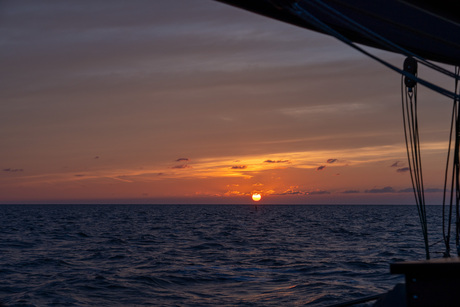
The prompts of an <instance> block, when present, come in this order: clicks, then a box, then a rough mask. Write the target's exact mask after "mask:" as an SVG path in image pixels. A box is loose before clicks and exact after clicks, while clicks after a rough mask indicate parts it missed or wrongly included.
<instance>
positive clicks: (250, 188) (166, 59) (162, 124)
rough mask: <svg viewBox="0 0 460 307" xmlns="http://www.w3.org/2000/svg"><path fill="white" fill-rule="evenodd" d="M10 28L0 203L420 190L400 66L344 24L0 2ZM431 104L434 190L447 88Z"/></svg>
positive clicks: (3, 27) (186, 10)
mask: <svg viewBox="0 0 460 307" xmlns="http://www.w3.org/2000/svg"><path fill="white" fill-rule="evenodd" d="M0 33H1V35H0V37H1V38H0V44H1V48H0V58H1V59H2V61H1V62H2V65H1V66H2V69H1V73H0V74H1V83H0V95H1V96H0V97H1V103H0V144H1V149H0V203H216V204H221V203H222V204H224V203H225V204H232V203H252V200H251V195H252V194H253V193H260V194H261V195H262V200H261V201H260V202H259V203H260V204H264V203H265V204H321V203H324V204H329V203H330V204H339V203H357V204H367V203H372V204H374V203H377V204H392V203H395V204H399V203H403V204H406V203H407V204H412V203H414V201H413V194H412V192H411V190H410V188H411V183H410V177H409V173H408V172H407V166H408V164H407V158H406V153H405V144H404V134H403V128H402V115H401V98H400V76H398V75H397V74H396V73H394V72H392V71H390V70H388V69H387V68H385V67H383V66H381V65H380V64H378V63H376V62H374V61H372V60H371V59H368V58H366V57H365V56H363V55H361V54H360V53H358V52H356V51H355V50H353V49H350V48H349V47H348V46H346V45H344V44H342V43H340V42H338V41H337V40H335V39H334V38H331V37H328V36H325V35H322V34H318V33H314V32H312V31H308V30H305V29H301V28H296V27H294V26H291V25H287V24H283V23H281V22H279V21H275V20H272V19H268V18H265V17H262V16H259V15H255V14H252V13H249V12H246V11H243V10H240V9H237V8H234V7H231V6H227V5H224V4H221V3H219V2H215V1H212V0H174V1H173V0H155V1H151V0H149V1H121V0H113V1H32V0H30V1H2V2H0ZM370 50H372V51H373V52H375V53H376V54H378V55H379V56H382V57H384V58H385V59H387V60H389V61H391V62H392V63H395V64H397V65H399V66H402V62H403V60H404V58H403V57H402V56H400V55H396V54H391V53H386V52H383V51H378V50H375V49H370ZM423 74H425V75H423ZM419 75H422V76H426V77H428V78H431V79H434V80H436V81H439V82H441V84H443V82H444V80H442V79H439V78H438V76H436V75H432V74H431V73H430V72H426V71H424V70H421V72H419ZM444 85H445V86H446V87H447V88H449V89H451V88H452V87H453V84H449V83H446V84H444ZM419 103H420V106H419V111H420V131H421V141H422V144H421V145H422V150H423V151H422V159H423V162H424V176H425V187H426V188H427V192H428V193H427V195H428V199H429V202H428V203H429V204H432V203H433V204H434V203H439V202H440V201H441V200H442V197H441V193H439V192H438V191H439V189H441V188H442V186H443V176H444V164H445V158H446V153H447V141H448V130H449V120H450V112H451V102H450V101H448V99H446V98H443V97H441V96H439V95H436V94H434V93H432V92H429V91H428V90H425V89H423V88H420V89H419Z"/></svg>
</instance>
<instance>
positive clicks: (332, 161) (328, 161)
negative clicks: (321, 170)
mask: <svg viewBox="0 0 460 307" xmlns="http://www.w3.org/2000/svg"><path fill="white" fill-rule="evenodd" d="M326 162H327V163H334V162H337V159H327V161H326Z"/></svg>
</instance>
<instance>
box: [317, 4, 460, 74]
mask: <svg viewBox="0 0 460 307" xmlns="http://www.w3.org/2000/svg"><path fill="white" fill-rule="evenodd" d="M309 3H311V4H313V5H314V6H315V7H316V8H318V9H321V7H322V8H323V9H322V11H323V12H324V13H326V14H330V16H331V14H333V15H335V17H337V18H339V20H341V21H345V22H347V23H348V25H349V26H351V27H352V28H354V29H355V30H356V31H357V32H358V33H360V34H361V35H363V36H365V37H367V38H369V39H371V40H372V41H374V42H375V43H377V44H379V45H380V46H382V47H386V48H387V49H389V50H390V51H394V52H397V53H401V54H404V55H405V56H410V57H413V58H415V59H417V62H419V63H421V64H423V65H425V66H427V67H429V68H431V69H433V70H436V71H438V72H440V73H442V74H444V75H446V76H449V77H452V78H455V74H454V73H452V72H451V71H449V70H447V69H445V68H442V67H441V66H438V65H436V64H434V63H431V62H429V61H427V60H426V59H424V58H422V57H421V56H419V55H417V54H415V53H413V52H411V51H409V50H407V49H405V48H403V47H401V46H399V45H397V44H395V43H393V42H392V41H390V40H388V39H386V38H385V37H383V36H381V35H380V34H378V33H376V32H374V31H372V30H371V29H369V28H367V27H365V26H363V25H362V24H360V23H358V22H356V21H355V20H353V19H351V18H349V17H348V16H346V15H345V14H343V13H342V12H340V11H338V10H336V9H335V8H333V7H331V6H330V5H328V4H326V3H324V2H323V1H321V0H310V1H309ZM315 3H316V5H315ZM333 17H334V16H333Z"/></svg>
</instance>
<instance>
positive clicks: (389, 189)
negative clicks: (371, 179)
mask: <svg viewBox="0 0 460 307" xmlns="http://www.w3.org/2000/svg"><path fill="white" fill-rule="evenodd" d="M364 192H365V193H395V192H396V191H395V189H393V188H392V187H384V188H383V189H371V190H366V191H364Z"/></svg>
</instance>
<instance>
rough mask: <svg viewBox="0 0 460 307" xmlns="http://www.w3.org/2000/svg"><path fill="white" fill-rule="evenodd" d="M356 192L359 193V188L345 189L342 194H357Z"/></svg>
mask: <svg viewBox="0 0 460 307" xmlns="http://www.w3.org/2000/svg"><path fill="white" fill-rule="evenodd" d="M356 193H359V191H358V190H347V191H343V192H342V194H356Z"/></svg>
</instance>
